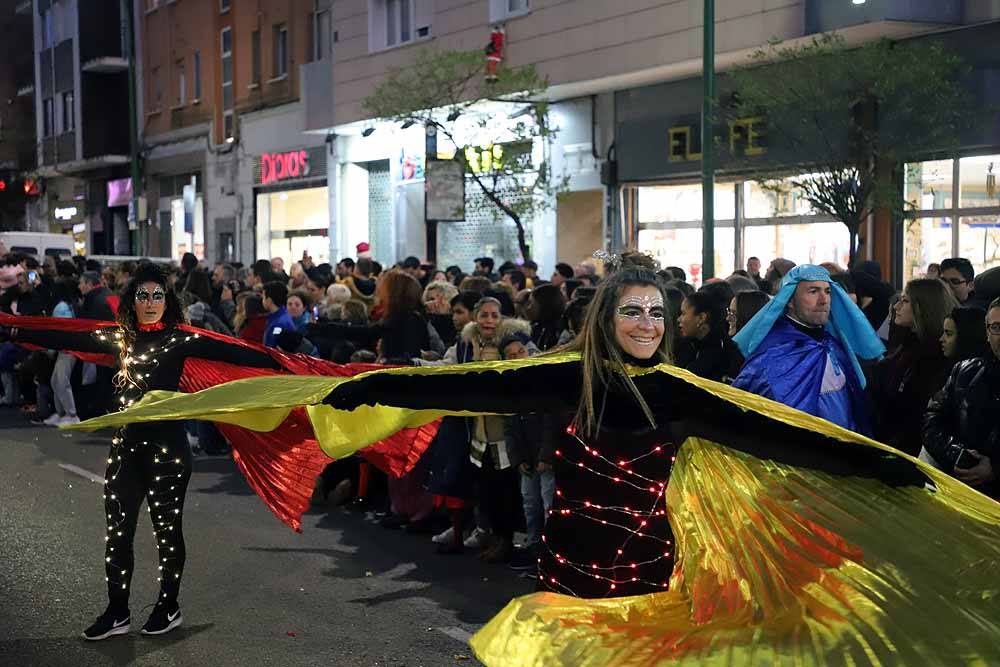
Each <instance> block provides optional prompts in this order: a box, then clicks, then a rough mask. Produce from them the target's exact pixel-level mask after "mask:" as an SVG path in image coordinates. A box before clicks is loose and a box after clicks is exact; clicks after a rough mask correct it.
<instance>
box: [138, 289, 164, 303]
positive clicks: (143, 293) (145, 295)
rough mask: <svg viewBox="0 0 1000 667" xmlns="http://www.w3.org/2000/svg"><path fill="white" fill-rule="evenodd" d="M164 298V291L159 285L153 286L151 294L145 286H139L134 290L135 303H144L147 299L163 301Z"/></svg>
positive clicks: (152, 301)
mask: <svg viewBox="0 0 1000 667" xmlns="http://www.w3.org/2000/svg"><path fill="white" fill-rule="evenodd" d="M166 299H167V295H166V293H165V292H164V291H163V290H162V289H160V288H159V287H157V288H154V289H153V293H152V294H150V293H149V290H147V289H146V288H145V287H140V288H139V289H137V290H136V291H135V302H136V303H146V302H147V301H149V302H151V303H163V302H164V301H166Z"/></svg>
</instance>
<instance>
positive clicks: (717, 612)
mask: <svg viewBox="0 0 1000 667" xmlns="http://www.w3.org/2000/svg"><path fill="white" fill-rule="evenodd" d="M546 359H548V360H549V361H548V363H553V362H557V361H566V360H567V359H571V357H567V356H566V355H555V356H554V357H548V358H546V357H541V358H536V359H534V360H526V361H530V362H532V363H536V364H537V363H546V361H545V360H546ZM525 363H526V362H503V363H502V364H501V365H500V366H497V365H495V364H494V365H492V366H484V365H482V364H467V365H464V367H462V368H459V369H457V370H456V369H452V368H451V367H447V368H448V370H444V369H432V368H425V369H394V370H390V371H384V372H388V373H406V374H410V375H413V376H419V375H421V374H428V373H437V372H453V373H463V372H476V371H477V370H482V369H484V368H490V369H492V370H501V371H503V370H504V369H514V368H518V367H522V366H523V365H524V364H525ZM503 364H506V365H503ZM376 372H382V371H376ZM650 372H653V373H666V374H668V375H670V376H672V377H674V378H677V379H679V380H682V381H684V382H686V383H688V384H690V385H693V386H695V387H697V388H698V389H699V390H701V391H702V392H705V393H707V394H711V395H713V396H716V397H719V398H721V399H723V400H725V401H727V402H729V403H731V404H733V405H736V406H738V407H739V408H740V409H741V410H744V411H748V412H756V413H760V414H762V415H765V416H766V417H769V418H771V419H775V420H779V421H781V422H784V423H786V424H790V425H792V426H794V427H796V428H797V429H801V431H802V432H805V431H812V432H815V433H821V434H824V435H827V436H829V437H831V438H834V439H836V440H838V441H840V442H842V443H854V444H858V445H862V446H864V447H869V448H876V449H879V450H882V451H886V452H893V453H894V454H896V455H898V456H900V457H902V458H903V459H905V460H906V461H908V462H910V463H912V464H914V465H916V466H918V467H919V470H920V472H922V473H923V474H924V475H925V476H926V478H927V479H928V480H929V482H928V484H927V485H926V486H924V487H920V486H914V485H911V486H901V487H892V486H890V485H888V484H887V483H885V482H883V481H880V480H879V479H876V478H874V477H862V476H852V475H835V474H832V473H827V472H822V471H819V470H816V469H811V468H804V467H797V466H794V465H791V464H787V463H780V462H777V461H774V460H771V459H762V458H757V457H754V456H752V455H751V454H748V453H746V452H745V451H742V450H737V449H734V448H733V447H731V446H727V443H726V442H717V441H713V440H710V439H705V438H702V437H689V438H688V439H687V440H686V441H685V442H684V443H683V444H682V446H681V447H680V449H679V452H678V455H677V460H676V462H675V463H674V466H673V470H672V472H671V477H670V483H669V485H668V487H667V507H668V516H667V519H668V520H669V521H670V523H671V526H672V528H673V534H674V536H675V540H676V556H677V560H676V565H675V568H674V572H673V576H672V577H671V582H670V588H669V590H667V591H664V592H662V593H652V594H649V595H643V596H636V597H628V598H611V599H602V600H584V599H577V598H573V597H569V596H564V595H559V594H555V593H536V594H533V595H528V596H524V597H521V598H517V599H515V600H512V601H511V602H510V603H509V604H508V605H507V606H506V607H505V608H504V609H503V610H502V611H501V612H500V613H499V614H498V615H497V616H496V617H494V618H493V619H492V620H491V621H490V622H489V623H488V624H487V625H486V626H485V627H484V628H482V629H481V630H480V631H479V632H478V633H477V634H476V635H475V636H474V637H473V639H472V642H471V643H472V647H473V649H474V650H475V653H476V655H477V656H478V657H479V658H480V659H481V660H482V661H483V662H484V663H485V664H486V665H489V666H490V667H543V666H546V667H547V666H550V665H567V666H575V667H598V666H604V665H609V666H614V667H647V666H654V665H690V666H695V665H698V666H707V667H716V666H722V665H733V666H737V665H738V666H754V667H756V666H758V665H788V666H789V667H814V666H816V667H818V666H820V665H849V666H853V665H877V666H890V665H893V666H895V665H899V666H916V667H923V666H937V665H941V666H952V665H954V666H959V665H972V666H981V667H989V666H996V665H1000V531H998V526H1000V504H998V503H996V502H994V501H993V500H991V499H989V498H987V497H985V496H983V495H981V494H979V493H978V492H976V491H974V490H972V489H971V488H969V487H967V486H965V485H964V484H961V483H960V482H958V481H956V480H954V479H952V478H951V477H950V476H948V475H947V474H945V473H943V472H940V471H938V470H936V469H934V468H932V467H930V466H928V465H926V464H924V463H922V462H919V461H917V460H916V459H913V458H912V457H908V456H906V455H905V454H902V453H898V452H895V450H892V449H891V448H889V447H887V446H886V445H883V444H881V443H877V442H874V441H872V440H870V439H868V438H865V437H863V436H860V435H857V434H855V433H852V432H850V431H847V430H845V429H843V428H840V427H838V426H835V425H833V424H831V423H829V422H826V421H824V420H821V419H817V418H815V417H812V416H809V415H806V414H804V413H801V412H798V411H796V410H793V409H791V408H788V407H786V406H783V405H780V404H777V403H774V402H772V401H769V400H767V399H764V398H761V397H758V396H754V395H751V394H747V393H745V392H742V391H739V390H736V389H732V388H731V387H727V386H725V385H721V384H718V383H714V382H710V381H706V380H702V379H700V378H696V377H694V376H693V375H691V374H690V373H687V372H686V371H683V370H679V369H677V368H674V367H671V366H658V367H656V368H655V369H647V370H641V371H640V370H636V371H635V373H636V374H637V375H638V374H645V373H650ZM357 377H358V378H360V377H364V376H357ZM353 381H357V378H299V377H282V376H277V377H265V378H256V379H251V380H243V381H238V382H233V383H230V384H227V385H222V386H219V387H214V388H212V389H209V390H205V391H202V392H198V393H197V394H192V395H170V394H164V393H162V392H154V394H151V395H150V396H147V397H146V398H145V399H144V400H143V401H141V402H140V403H139V404H137V405H136V406H134V407H133V408H131V409H130V410H127V411H125V412H123V413H118V414H115V415H109V416H107V417H102V418H100V419H97V420H91V421H90V422H85V423H84V424H82V425H81V426H82V427H84V428H91V427H101V426H111V425H120V424H121V423H126V422H132V421H148V420H156V419H211V420H216V421H225V422H228V423H235V424H239V425H241V426H245V427H248V428H256V429H258V430H266V429H267V427H268V426H270V427H271V428H274V426H275V425H277V424H278V423H280V421H281V419H282V418H283V414H285V412H286V411H287V410H289V409H291V408H292V407H295V406H301V405H305V406H308V411H309V415H310V418H311V420H312V422H313V426H314V429H315V431H316V433H317V435H318V436H319V437H320V441H321V443H322V446H323V448H324V450H325V451H327V452H328V453H331V452H337V455H342V454H343V453H346V452H348V451H355V450H357V449H360V448H361V447H364V446H365V445H366V444H369V443H371V442H375V441H376V440H378V439H380V438H382V437H385V436H386V435H387V434H390V433H392V432H394V431H395V430H399V429H400V428H404V427H412V426H418V425H420V424H422V423H428V422H429V421H431V420H433V419H435V418H437V417H439V416H441V415H443V414H467V413H461V412H455V411H447V410H409V409H405V408H401V407H392V406H383V405H376V406H374V407H362V408H358V409H357V410H353V411H340V410H333V409H332V408H330V407H329V406H326V405H322V404H321V401H322V400H323V398H324V397H325V396H326V395H327V394H328V393H329V392H330V391H331V390H332V389H334V388H335V387H336V386H338V385H339V384H340V383H343V382H353ZM372 398H373V400H375V401H376V402H377V399H378V397H372ZM913 418H915V419H916V418H919V416H918V415H914V416H913ZM787 445H788V446H789V447H794V446H796V443H795V442H789V443H787ZM585 538H586V536H581V539H585Z"/></svg>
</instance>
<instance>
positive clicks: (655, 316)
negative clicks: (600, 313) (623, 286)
mask: <svg viewBox="0 0 1000 667" xmlns="http://www.w3.org/2000/svg"><path fill="white" fill-rule="evenodd" d="M615 312H616V313H617V315H618V317H620V318H622V319H623V320H632V321H634V322H638V321H639V320H640V319H641V318H642V317H645V318H646V319H648V320H649V321H650V322H662V321H663V319H664V311H663V297H661V296H642V297H639V296H630V297H628V298H626V299H623V300H622V302H621V303H619V304H618V309H617V310H616V311H615Z"/></svg>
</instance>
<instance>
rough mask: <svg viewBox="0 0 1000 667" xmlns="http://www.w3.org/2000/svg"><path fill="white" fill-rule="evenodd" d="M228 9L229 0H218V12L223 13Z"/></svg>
mask: <svg viewBox="0 0 1000 667" xmlns="http://www.w3.org/2000/svg"><path fill="white" fill-rule="evenodd" d="M228 11H229V0H219V13H220V14H225V13H226V12H228Z"/></svg>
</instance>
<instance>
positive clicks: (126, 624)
mask: <svg viewBox="0 0 1000 667" xmlns="http://www.w3.org/2000/svg"><path fill="white" fill-rule="evenodd" d="M131 627H132V615H131V614H129V612H128V610H126V611H124V612H121V613H115V612H112V611H110V610H109V611H105V612H104V613H103V614H101V615H100V616H98V617H97V620H96V621H94V624H93V625H91V626H90V627H89V628H87V629H86V630H84V631H83V638H84V639H86V640H88V641H92V642H96V641H100V640H101V639H107V638H108V637H114V636H115V635H124V634H128V631H129V629H130V628H131Z"/></svg>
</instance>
